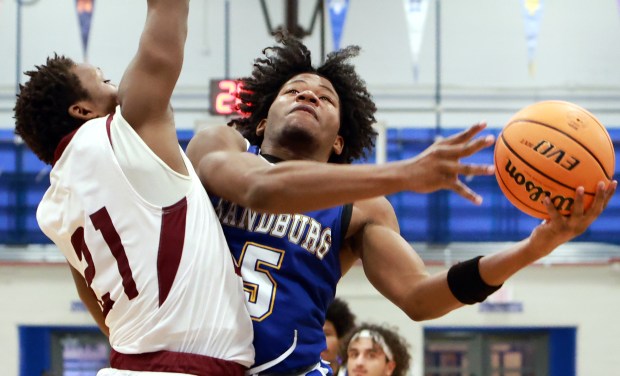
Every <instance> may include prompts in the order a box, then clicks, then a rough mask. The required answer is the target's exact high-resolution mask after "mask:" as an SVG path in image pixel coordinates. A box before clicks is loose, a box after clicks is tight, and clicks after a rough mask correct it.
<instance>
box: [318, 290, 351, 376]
mask: <svg viewBox="0 0 620 376" xmlns="http://www.w3.org/2000/svg"><path fill="white" fill-rule="evenodd" d="M354 327H355V315H354V314H353V313H352V312H351V310H350V309H349V305H348V304H347V302H345V301H344V300H342V299H340V298H335V299H334V300H333V301H332V303H331V304H330V305H329V307H327V312H325V324H323V332H324V333H325V345H326V346H327V347H326V348H325V350H324V351H323V352H322V353H321V358H322V359H323V360H325V361H327V362H329V366H330V367H331V368H332V371H333V372H334V375H338V374H339V371H341V373H340V374H343V375H344V368H343V369H340V366H341V365H342V357H341V355H340V347H341V345H342V344H343V343H344V338H345V337H346V336H347V334H349V332H350V331H351V330H352V329H353V328H354Z"/></svg>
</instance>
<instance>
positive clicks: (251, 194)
mask: <svg viewBox="0 0 620 376" xmlns="http://www.w3.org/2000/svg"><path fill="white" fill-rule="evenodd" d="M243 201H244V204H243V206H245V207H247V208H250V209H252V210H255V211H258V212H261V213H279V212H280V210H281V209H282V208H281V207H280V205H279V203H280V202H282V201H283V198H282V194H281V190H279V189H278V183H277V182H274V181H269V179H256V180H255V181H254V182H252V183H250V184H248V187H247V189H246V191H245V194H244V199H243Z"/></svg>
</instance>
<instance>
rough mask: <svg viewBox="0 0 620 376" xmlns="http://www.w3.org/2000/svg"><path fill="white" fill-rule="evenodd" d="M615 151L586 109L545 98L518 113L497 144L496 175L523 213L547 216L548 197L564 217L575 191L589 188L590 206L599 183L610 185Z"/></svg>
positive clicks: (586, 190)
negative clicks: (546, 197)
mask: <svg viewBox="0 0 620 376" xmlns="http://www.w3.org/2000/svg"><path fill="white" fill-rule="evenodd" d="M614 171H615V154H614V147H613V144H612V142H611V138H610V137H609V134H608V133H607V130H606V129H605V127H604V126H603V125H602V124H601V123H600V122H599V121H598V120H597V119H596V117H594V115H592V114H591V113H590V112H588V111H587V110H585V109H584V108H582V107H580V106H578V105H576V104H573V103H569V102H562V101H544V102H538V103H535V104H532V105H530V106H527V107H525V108H523V109H522V110H520V111H519V112H517V113H516V114H515V115H514V116H513V117H512V118H511V119H510V120H509V121H508V123H507V124H506V126H505V127H504V129H503V130H502V132H501V134H500V136H499V138H498V140H497V141H496V144H495V177H496V178H497V182H498V183H499V186H500V188H501V190H502V192H503V193H504V195H505V196H506V197H507V198H508V200H509V201H510V202H511V203H512V204H513V205H514V206H516V207H517V208H519V209H520V210H521V211H523V212H525V213H527V214H529V215H531V216H534V217H537V218H541V219H544V218H548V215H547V210H546V209H545V206H544V204H543V199H544V198H545V196H549V197H550V198H551V202H552V203H553V205H554V206H555V207H556V208H557V209H558V210H559V211H560V213H562V214H563V215H568V214H570V213H571V211H572V207H573V204H574V197H575V190H576V189H577V187H579V186H583V187H584V188H585V195H584V203H585V207H586V208H587V207H589V205H590V204H591V203H592V199H593V198H594V194H595V193H596V186H597V184H598V182H599V181H604V182H606V183H609V182H610V181H611V179H612V176H613V174H614Z"/></svg>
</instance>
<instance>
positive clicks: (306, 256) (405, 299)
mask: <svg viewBox="0 0 620 376" xmlns="http://www.w3.org/2000/svg"><path fill="white" fill-rule="evenodd" d="M357 53H358V48H356V47H348V48H345V49H342V50H340V51H338V52H334V53H332V54H330V55H329V56H328V57H327V60H326V62H325V63H324V64H323V65H321V66H320V67H318V68H315V67H313V66H312V65H311V56H310V52H309V51H308V50H307V48H306V47H305V46H304V45H303V44H301V43H300V42H298V41H295V40H291V39H288V40H286V39H285V40H284V43H283V44H281V45H278V46H274V47H272V48H269V49H266V50H265V56H264V57H262V58H259V59H257V60H256V61H255V64H254V70H253V72H252V76H250V77H247V78H244V79H243V80H242V84H243V87H244V89H245V90H244V91H243V92H242V93H241V95H240V97H241V98H240V99H241V104H240V109H241V111H242V112H243V113H245V114H244V115H245V116H244V117H242V118H237V119H233V120H232V121H231V125H234V126H236V128H237V129H238V130H239V131H240V132H241V133H239V132H238V131H236V130H235V129H233V128H229V127H213V128H210V129H207V130H205V131H202V132H200V133H198V134H197V135H196V136H195V137H194V138H193V140H192V141H191V142H190V145H189V146H188V150H187V152H188V156H189V158H190V160H192V163H193V164H194V166H195V167H196V168H197V172H198V175H199V176H200V177H201V179H202V182H203V184H204V186H205V187H206V189H207V190H208V191H209V192H210V193H212V194H214V195H215V196H217V197H219V199H217V198H215V197H212V200H214V206H215V207H216V212H217V214H218V216H219V218H220V222H221V223H222V226H223V228H224V233H225V234H226V238H227V240H228V243H229V246H230V247H231V250H232V252H233V255H234V257H235V258H236V260H237V262H238V263H239V265H240V267H241V270H242V276H243V279H244V284H245V289H246V296H247V299H248V300H247V306H248V309H249V311H250V315H251V316H252V319H253V320H254V335H255V340H254V346H255V348H256V363H255V365H254V366H253V368H252V369H251V370H250V372H251V373H255V374H261V372H265V373H267V374H279V373H282V374H295V375H302V374H308V375H321V374H323V375H324V374H329V373H330V372H331V371H330V370H329V369H328V368H327V367H326V366H325V365H324V364H323V362H321V359H320V354H321V351H323V350H324V349H325V337H324V335H323V331H322V327H323V324H324V320H325V311H326V310H327V307H328V306H329V304H330V303H331V301H332V299H333V298H334V295H335V290H336V284H337V283H338V281H339V279H340V278H341V277H342V275H344V273H346V272H347V271H348V270H349V269H350V268H351V266H352V265H353V263H354V262H356V260H361V263H362V265H363V268H364V272H365V274H366V275H367V277H368V279H369V281H370V282H371V283H372V284H373V285H374V286H375V287H376V288H377V290H378V291H379V292H381V293H382V294H383V295H384V296H385V297H387V298H388V299H390V300H391V301H392V302H393V303H394V304H396V305H397V306H398V307H400V308H401V309H402V310H403V311H404V312H405V313H406V314H407V315H409V317H411V318H412V319H413V320H428V319H432V318H436V317H440V316H442V315H444V314H446V313H448V312H450V311H452V310H454V309H456V308H459V307H461V306H463V305H465V304H473V303H477V302H482V301H484V300H485V298H486V297H487V296H488V295H490V294H491V293H493V292H494V291H496V290H497V289H498V288H499V287H500V286H501V285H502V284H503V283H504V281H505V280H506V279H507V278H509V277H510V276H511V275H513V274H514V273H516V272H517V271H518V270H520V269H522V268H524V267H525V266H527V265H529V264H531V263H532V262H534V261H536V260H538V259H540V258H541V257H543V256H545V255H547V254H549V253H550V252H551V251H552V250H553V249H554V248H556V247H557V246H558V245H560V244H562V243H565V242H567V241H569V240H570V239H572V238H573V237H575V236H577V235H579V234H581V233H582V232H583V231H585V229H586V228H587V227H588V226H589V225H590V224H591V223H592V222H593V221H594V220H595V219H596V218H597V217H598V216H599V215H600V213H601V212H602V211H603V208H604V207H605V206H606V204H607V202H608V201H609V199H610V198H611V197H612V195H613V193H614V191H615V189H616V185H617V183H616V182H615V181H614V182H613V183H612V184H610V185H609V186H608V187H605V186H604V184H603V183H601V184H600V185H599V187H598V189H597V193H596V196H595V199H594V201H593V204H592V206H591V207H590V208H589V209H588V210H587V211H585V210H584V206H583V188H582V187H580V188H578V189H577V190H576V192H575V196H576V197H575V206H574V209H573V212H572V215H571V216H569V217H563V216H561V215H560V214H559V213H558V212H557V210H556V209H555V208H554V207H553V206H552V205H551V203H550V202H549V200H548V199H547V200H545V205H546V208H547V210H548V212H549V216H550V220H547V221H545V222H543V223H542V224H540V225H539V226H537V227H536V228H535V229H534V230H533V232H532V233H531V236H530V237H528V238H527V239H524V240H523V241H521V242H518V243H516V244H515V245H513V246H511V247H510V248H508V249H506V250H504V251H501V252H498V253H496V254H493V255H489V256H485V257H476V258H474V259H472V260H468V261H465V262H462V263H460V264H457V265H455V266H453V267H451V268H450V269H449V271H447V272H441V273H438V274H436V275H429V273H428V272H427V271H426V269H425V266H424V263H423V261H422V259H421V258H420V257H419V256H418V255H417V254H416V253H415V251H414V250H413V249H412V248H411V246H410V245H409V243H408V242H407V241H406V240H405V239H403V238H402V237H401V236H400V234H399V228H398V221H397V218H396V215H395V213H394V209H393V208H392V207H391V205H390V204H389V202H388V200H387V199H386V198H385V197H383V196H380V195H385V194H390V193H393V192H397V191H402V190H411V191H415V192H422V193H423V192H431V191H435V190H438V189H443V188H447V189H451V190H453V191H455V192H456V193H458V194H460V195H462V196H464V197H465V198H467V199H469V200H471V201H473V202H475V203H479V202H480V200H481V198H480V197H479V196H478V195H477V194H476V193H475V192H473V191H471V190H470V189H469V188H468V187H467V186H465V185H464V184H463V183H462V182H461V181H460V180H459V178H458V175H485V174H486V175H488V174H492V173H493V170H492V168H490V166H475V165H471V164H465V163H461V162H460V158H463V157H466V156H469V155H471V154H473V153H475V152H477V151H478V150H480V149H481V148H483V147H486V146H489V145H490V144H492V142H493V139H492V138H489V137H478V138H475V135H476V134H478V132H480V131H481V130H482V129H483V127H484V124H477V125H474V126H473V127H471V128H469V129H468V130H465V131H464V132H462V133H459V134H457V135H454V136H452V137H449V138H446V139H443V140H440V141H438V142H436V143H434V144H433V145H431V146H430V147H429V148H428V149H427V150H425V151H424V152H423V153H421V154H420V155H419V156H417V157H415V158H412V159H409V160H403V161H398V162H392V163H388V164H384V165H348V163H349V162H351V161H352V160H353V159H355V158H357V157H359V156H360V155H362V153H363V151H364V149H367V148H370V147H371V146H372V137H373V133H374V132H373V131H372V127H371V126H372V123H373V122H374V121H375V119H374V112H375V109H376V108H375V105H374V103H373V101H372V100H371V97H370V94H369V93H368V91H367V90H366V86H365V83H364V82H363V81H362V79H361V78H360V77H359V76H358V75H357V74H356V72H355V70H354V67H353V66H352V65H351V64H350V63H349V62H348V59H349V58H351V57H353V56H355V55H357ZM242 134H243V135H245V136H246V139H244V137H242ZM248 145H250V146H249V147H248ZM326 162H332V163H326ZM277 213H280V214H277ZM282 213H283V214H282Z"/></svg>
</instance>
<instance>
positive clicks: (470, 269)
mask: <svg viewBox="0 0 620 376" xmlns="http://www.w3.org/2000/svg"><path fill="white" fill-rule="evenodd" d="M481 258H482V256H478V257H475V258H473V259H471V260H467V261H463V262H460V263H458V264H456V265H453V266H452V267H451V268H450V270H448V287H450V291H452V294H453V295H454V297H455V298H456V299H457V300H458V301H459V302H461V303H463V304H474V303H480V302H483V301H484V300H485V299H486V298H487V297H488V296H489V295H491V294H493V293H494V292H495V291H497V290H499V289H500V287H502V285H499V286H489V285H487V284H486V283H485V282H484V281H483V280H482V277H480V268H479V266H478V263H479V262H480V259H481Z"/></svg>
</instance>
